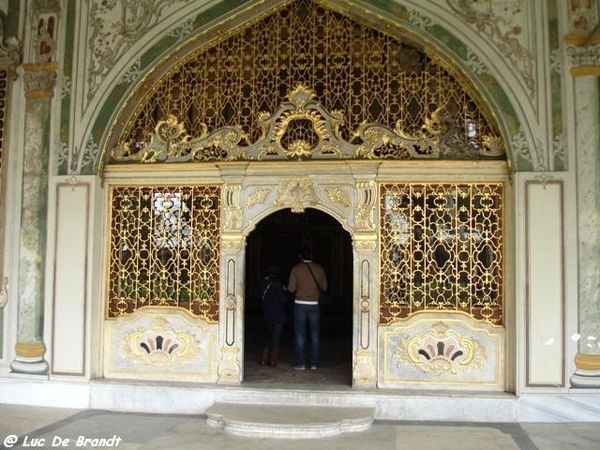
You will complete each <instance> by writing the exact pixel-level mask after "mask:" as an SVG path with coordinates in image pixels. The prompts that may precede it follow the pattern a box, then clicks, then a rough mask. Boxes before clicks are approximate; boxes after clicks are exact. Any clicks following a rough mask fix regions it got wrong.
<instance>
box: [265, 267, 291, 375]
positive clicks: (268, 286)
mask: <svg viewBox="0 0 600 450" xmlns="http://www.w3.org/2000/svg"><path fill="white" fill-rule="evenodd" d="M260 288H261V292H262V317H263V323H264V326H265V345H264V348H263V353H262V357H261V359H260V361H259V363H260V365H262V366H267V365H268V366H271V367H275V366H277V361H278V359H279V355H280V352H281V335H282V334H283V325H284V324H285V320H286V311H285V304H286V302H287V299H288V293H287V291H286V288H285V286H284V285H283V283H282V282H281V281H280V279H279V267H277V266H270V267H269V268H268V269H267V272H266V273H265V276H264V277H263V279H262V280H261V285H260Z"/></svg>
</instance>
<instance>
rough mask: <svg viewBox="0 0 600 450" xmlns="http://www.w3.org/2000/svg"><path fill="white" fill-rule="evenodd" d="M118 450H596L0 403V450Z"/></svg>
mask: <svg viewBox="0 0 600 450" xmlns="http://www.w3.org/2000/svg"><path fill="white" fill-rule="evenodd" d="M31 447H35V448H89V449H91V448H95V449H99V448H102V449H104V448H118V449H121V450H158V449H161V450H162V449H169V450H188V449H190V450H191V449H197V450H207V449H221V448H227V449H229V450H236V449H240V450H242V449H243V450H254V449H257V450H258V449H262V450H271V449H273V450H275V449H281V448H285V449H286V450H300V449H303V450H306V449H311V450H321V449H322V450H342V449H343V450H354V449H357V450H358V449H377V450H382V449H398V450H411V449H415V450H416V449H418V450H433V449H436V450H440V449H442V450H455V449H456V450H458V449H461V450H475V449H477V450H482V449H483V450H486V449H490V450H496V449H497V450H513V449H514V450H535V449H538V450H576V449H589V450H592V449H595V450H597V449H600V425H599V424H598V423H560V424H556V423H551V424H549V423H544V424H540V423H455V422H390V421H375V422H374V423H373V425H372V427H371V428H370V429H369V430H366V431H361V432H357V433H349V434H344V435H340V436H332V437H325V438H320V439H296V440H281V439H266V438H248V437H238V436H231V435H228V434H225V433H224V432H223V431H222V430H221V429H219V428H213V427H210V426H208V425H207V423H206V417H205V416H203V415H162V414H145V413H120V412H111V411H99V410H72V409H63V408H48V407H34V406H21V405H6V404H0V448H2V449H9V448H15V449H24V448H31Z"/></svg>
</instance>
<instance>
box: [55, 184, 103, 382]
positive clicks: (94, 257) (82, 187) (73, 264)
mask: <svg viewBox="0 0 600 450" xmlns="http://www.w3.org/2000/svg"><path fill="white" fill-rule="evenodd" d="M99 189H100V188H99V185H98V182H97V180H96V177H79V179H73V180H71V179H68V178H66V177H55V178H53V179H51V180H50V183H49V205H48V206H49V216H48V234H47V236H48V244H47V259H46V280H47V282H46V304H45V323H44V329H45V342H46V345H47V347H48V351H47V355H46V359H47V361H48V362H49V363H50V374H49V375H50V377H51V378H52V377H55V378H56V377H58V378H60V377H63V376H67V377H77V378H81V379H89V378H90V375H91V367H92V364H93V361H92V360H91V359H90V358H93V356H94V355H95V353H94V352H92V348H93V345H95V344H94V336H93V331H92V329H91V328H90V327H91V326H92V324H93V323H95V322H96V321H97V313H96V311H95V306H97V305H98V302H99V298H100V297H99V293H98V289H95V288H93V287H94V286H97V284H98V278H99V277H98V275H99V274H100V273H101V270H99V268H100V266H99V260H98V256H99V254H98V248H97V245H96V241H97V239H98V237H99V236H100V235H101V233H100V230H101V227H102V221H101V220H98V217H97V214H98V209H99V208H97V206H98V205H99V201H98V191H99ZM93 316H96V318H95V319H92V317H93Z"/></svg>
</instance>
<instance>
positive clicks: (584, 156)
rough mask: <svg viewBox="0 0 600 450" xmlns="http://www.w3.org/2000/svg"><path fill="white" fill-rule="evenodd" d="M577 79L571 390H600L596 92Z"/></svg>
mask: <svg viewBox="0 0 600 450" xmlns="http://www.w3.org/2000/svg"><path fill="white" fill-rule="evenodd" d="M598 83H599V79H598V77H597V76H595V75H586V76H577V77H576V78H575V79H574V85H575V109H576V117H575V126H576V129H575V133H576V145H577V148H576V170H577V216H578V230H577V231H578V236H579V245H578V252H579V283H578V284H579V335H580V339H579V349H578V350H579V351H578V354H577V355H576V357H575V365H576V367H577V369H576V372H575V374H574V375H573V376H572V378H571V386H573V387H578V388H600V120H599V117H600V91H599V84H598Z"/></svg>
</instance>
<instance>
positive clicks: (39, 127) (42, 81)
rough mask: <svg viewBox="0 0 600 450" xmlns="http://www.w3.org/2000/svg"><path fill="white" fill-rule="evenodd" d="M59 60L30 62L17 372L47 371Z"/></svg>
mask: <svg viewBox="0 0 600 450" xmlns="http://www.w3.org/2000/svg"><path fill="white" fill-rule="evenodd" d="M55 80H56V70H55V67H54V65H53V64H49V65H40V64H31V65H25V74H24V81H25V98H26V106H25V135H26V137H25V140H24V142H25V147H24V150H23V186H22V203H21V229H20V247H19V297H18V316H17V343H16V345H15V351H16V357H15V359H14V360H13V362H12V363H11V370H12V372H13V373H21V374H30V375H44V374H46V373H47V372H48V363H47V362H46V360H45V359H44V354H45V353H46V346H45V344H44V341H43V312H44V258H45V253H46V225H47V224H46V213H47V193H48V159H49V130H50V122H49V117H50V104H51V100H52V95H53V88H54V83H55Z"/></svg>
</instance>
